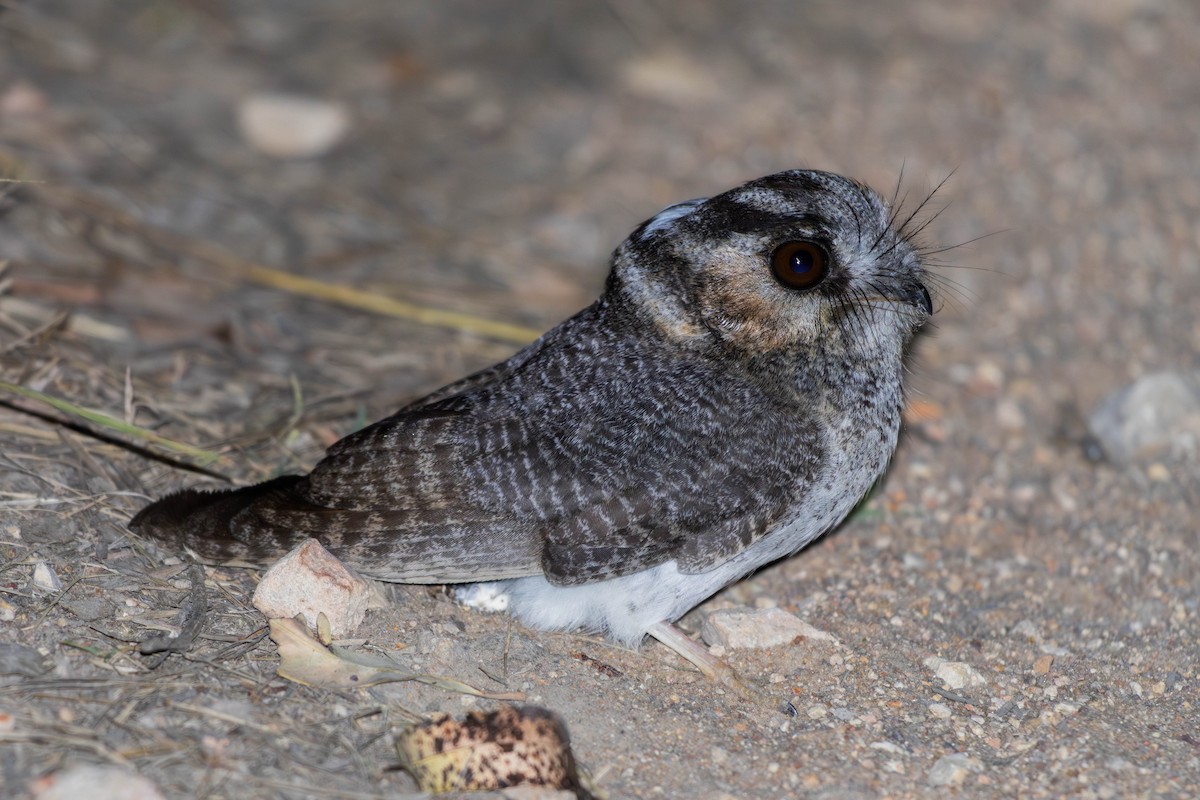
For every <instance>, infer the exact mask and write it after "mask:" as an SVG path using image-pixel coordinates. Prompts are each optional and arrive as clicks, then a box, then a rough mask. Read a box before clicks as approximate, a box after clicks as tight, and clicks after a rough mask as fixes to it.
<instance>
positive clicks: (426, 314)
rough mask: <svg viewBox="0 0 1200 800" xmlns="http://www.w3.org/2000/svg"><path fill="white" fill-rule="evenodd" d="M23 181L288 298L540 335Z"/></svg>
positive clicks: (49, 201) (524, 336)
mask: <svg viewBox="0 0 1200 800" xmlns="http://www.w3.org/2000/svg"><path fill="white" fill-rule="evenodd" d="M20 167H21V164H20V161H19V160H18V159H17V158H16V157H15V156H14V155H13V154H11V153H7V152H5V151H3V150H0V169H4V168H7V169H8V170H9V171H15V170H18V169H20ZM26 183H30V186H29V189H30V191H31V192H34V193H35V194H36V195H37V197H38V200H39V201H41V202H43V203H45V204H46V205H48V206H50V207H52V208H55V209H58V210H59V211H62V212H66V213H72V212H74V213H81V214H84V215H85V216H87V217H89V218H90V219H93V220H95V221H97V222H100V223H102V224H105V225H111V226H113V227H115V228H119V229H121V230H124V231H127V232H129V233H132V234H134V235H135V236H139V237H141V238H142V239H144V240H145V241H147V242H150V243H152V244H153V245H155V246H156V247H161V248H163V249H165V250H170V251H173V252H175V253H181V254H185V255H188V256H190V257H192V258H196V259H199V260H201V261H205V262H207V263H209V264H212V265H214V266H216V267H219V268H220V269H222V270H224V271H225V272H226V273H227V274H228V275H231V276H233V277H238V278H241V279H242V280H246V281H249V282H251V283H257V284H259V285H260V286H270V287H271V288H274V289H280V290H282V291H285V292H291V293H292V294H296V295H302V296H304V297H311V298H314V299H317V300H323V301H325V302H327V303H337V304H340V305H344V306H349V307H351V308H357V309H362V310H364V311H371V312H374V313H376V314H383V315H385V316H390V317H397V318H399V319H405V320H409V321H410V322H415V323H417V324H420V325H429V326H433V327H439V328H449V329H451V330H457V331H463V332H465V333H472V334H477V335H479V336H486V337H489V338H492V339H498V340H500V341H506V342H513V343H515V344H528V343H529V342H532V341H533V340H534V339H536V338H538V337H539V336H541V334H542V332H541V331H540V330H537V329H535V328H529V327H526V326H524V325H515V324H512V323H508V322H498V321H496V320H490V319H485V318H483V317H477V316H474V315H472V314H464V313H461V312H458V311H450V310H447V309H441V308H426V307H424V306H419V305H416V304H415V303H408V302H405V301H403V300H396V299H393V298H390V297H383V296H381V295H378V294H374V293H372V292H367V291H362V290H360V289H355V288H353V287H350V286H343V285H340V284H333V283H326V282H324V281H319V280H314V279H313V278H305V277H301V276H299V275H292V274H291V273H288V272H285V271H284V270H279V269H274V268H272V267H268V266H264V265H262V264H255V263H253V262H250V261H246V260H245V259H243V258H239V257H238V256H236V255H234V254H233V253H230V252H228V251H226V250H224V249H222V248H220V247H218V246H217V245H214V244H212V243H211V242H206V241H203V240H200V239H196V238H193V237H191V236H186V235H184V234H181V233H177V232H175V231H171V230H167V229H165V228H159V227H156V226H154V225H151V224H149V223H147V222H145V221H143V220H141V219H139V218H138V217H137V216H136V215H134V214H131V213H129V212H128V211H126V210H124V209H122V208H120V207H118V206H116V205H114V204H113V203H110V202H109V201H107V200H105V199H103V198H101V197H99V196H96V195H93V194H91V193H87V192H83V191H81V190H79V189H74V188H68V187H65V186H53V185H47V184H36V183H33V182H26Z"/></svg>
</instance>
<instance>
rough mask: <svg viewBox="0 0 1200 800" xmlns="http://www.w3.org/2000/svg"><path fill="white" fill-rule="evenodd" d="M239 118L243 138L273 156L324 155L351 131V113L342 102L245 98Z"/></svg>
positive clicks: (271, 96)
mask: <svg viewBox="0 0 1200 800" xmlns="http://www.w3.org/2000/svg"><path fill="white" fill-rule="evenodd" d="M237 121H238V129H239V130H240V131H241V134H242V138H244V139H245V140H246V142H247V143H249V145H250V146H251V147H253V148H254V149H255V150H257V151H258V152H260V153H262V154H263V155H268V156H271V157H272V158H315V157H317V156H321V155H324V154H325V153H328V152H329V151H330V150H332V149H333V148H334V147H336V146H337V144H338V143H339V142H341V140H342V139H343V138H345V136H346V133H347V132H348V131H349V130H350V112H349V111H348V110H347V109H346V107H345V106H344V105H342V104H341V103H330V102H326V101H324V100H318V99H315V98H311V97H296V96H291V95H279V94H259V95H254V96H252V97H248V98H246V99H245V100H243V101H242V103H241V105H239V106H238V113H237Z"/></svg>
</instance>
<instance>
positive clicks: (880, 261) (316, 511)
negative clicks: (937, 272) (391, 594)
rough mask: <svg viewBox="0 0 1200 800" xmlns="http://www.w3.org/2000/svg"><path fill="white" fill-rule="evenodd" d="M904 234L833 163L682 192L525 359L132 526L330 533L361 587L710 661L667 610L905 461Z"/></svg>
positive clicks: (217, 554)
mask: <svg viewBox="0 0 1200 800" xmlns="http://www.w3.org/2000/svg"><path fill="white" fill-rule="evenodd" d="M911 238H912V237H911V236H910V234H909V231H907V230H906V226H905V225H903V224H897V222H896V220H895V218H894V216H893V212H892V210H891V209H890V208H889V205H888V204H887V203H886V202H885V201H884V200H883V199H882V198H881V197H880V196H879V195H878V194H876V193H875V192H873V191H872V190H870V189H869V188H867V187H865V186H863V185H862V184H859V183H857V182H855V181H852V180H848V179H846V178H843V177H841V176H838V175H834V174H830V173H825V172H814V171H807V170H793V171H788V172H781V173H778V174H776V175H771V176H768V177H765V178H760V179H759V180H755V181H751V182H749V183H747V184H745V185H743V186H740V187H738V188H736V189H733V190H731V191H728V192H725V193H724V194H719V195H716V196H715V197H711V198H707V199H698V200H690V201H688V202H685V203H679V204H678V205H673V206H670V207H669V208H667V209H665V210H663V211H662V212H660V213H659V214H658V215H657V216H655V217H653V218H652V219H650V220H648V221H646V222H645V223H643V224H642V225H640V226H638V228H637V229H636V230H634V232H633V233H632V234H631V235H630V237H629V238H628V239H627V240H626V241H625V242H624V243H623V244H622V245H621V246H620V247H618V248H617V250H616V252H615V253H614V254H613V257H612V268H611V272H610V274H609V276H608V281H607V285H606V287H605V290H604V293H603V295H602V296H601V297H600V299H599V300H597V301H596V302H595V303H593V304H592V305H590V306H588V307H587V308H585V309H584V310H583V311H581V312H579V313H578V314H576V315H575V316H573V317H571V318H570V319H568V320H566V321H565V322H563V323H562V324H560V325H559V326H558V327H556V328H554V329H553V330H551V331H549V332H547V333H546V334H545V335H543V336H542V337H541V338H540V339H538V340H537V341H536V342H534V343H533V344H531V345H529V346H527V347H526V348H524V349H523V350H521V351H520V352H518V353H517V354H516V355H514V356H512V357H511V358H509V359H508V360H507V361H505V362H503V363H501V364H497V365H495V366H493V367H490V368H488V369H485V370H483V371H481V372H478V373H476V374H474V375H471V376H469V377H466V378H463V379H462V380H460V381H458V382H456V383H452V384H450V385H449V386H446V387H445V388H442V389H439V390H438V391H436V392H434V393H433V394H430V395H428V396H427V397H424V398H422V399H420V400H417V401H416V402H414V403H411V404H410V405H408V406H406V407H404V408H402V409H401V410H400V411H398V412H397V413H395V414H394V415H392V416H390V417H388V418H386V419H383V420H381V421H379V422H377V423H375V424H374V425H371V426H369V427H367V428H364V429H363V430H360V431H358V432H357V433H354V434H351V435H349V436H347V437H346V438H344V439H342V440H341V441H339V442H337V443H336V444H334V445H333V446H332V447H330V448H329V451H328V452H327V453H326V455H325V457H324V458H323V459H322V460H321V461H320V462H319V463H318V464H317V465H316V467H315V468H314V469H313V471H312V472H311V473H309V474H308V475H290V476H286V477H281V478H276V479H274V480H271V481H268V482H266V483H263V484H260V485H257V486H250V487H247V488H242V489H236V490H231V491H218V492H198V491H194V490H188V491H184V492H180V493H178V494H174V495H171V496H168V497H165V498H163V499H162V500H159V501H158V502H156V503H154V504H153V505H150V506H149V507H147V508H146V509H144V510H143V511H142V512H141V513H139V514H138V515H137V516H136V517H135V518H134V519H133V521H132V523H131V527H132V528H133V529H134V530H136V531H137V532H139V533H144V534H147V535H149V536H151V537H153V538H156V539H160V540H165V541H167V542H171V543H174V544H177V545H181V546H184V547H186V548H187V549H189V550H191V551H193V552H194V553H195V554H196V555H197V556H199V557H200V558H202V559H204V560H210V561H213V560H216V561H220V560H226V559H234V558H236V559H239V560H243V561H244V560H250V561H266V560H270V559H273V558H275V557H277V556H279V555H282V554H283V553H284V552H286V551H287V550H288V549H289V548H290V547H291V546H293V545H294V544H296V543H298V542H299V541H301V540H303V539H305V538H308V537H314V538H316V539H319V540H320V541H321V542H322V543H323V544H324V545H325V546H326V547H327V548H328V549H329V550H330V551H331V552H333V553H334V554H335V555H337V556H338V557H340V558H341V559H343V560H344V561H345V562H347V563H348V564H349V565H351V566H352V567H354V568H356V569H357V570H358V571H360V572H361V573H363V574H365V575H369V576H372V577H375V578H378V579H381V580H385V581H397V582H402V583H461V584H485V585H486V588H488V589H489V590H490V591H491V592H492V593H493V594H494V595H499V596H502V597H504V598H505V599H506V602H507V603H508V608H509V609H510V610H511V612H512V613H513V614H515V615H516V616H517V617H518V618H519V619H520V620H521V621H522V622H524V623H526V624H527V625H530V626H532V627H535V628H544V629H574V628H583V629H587V630H592V631H601V632H605V633H607V634H608V635H609V636H610V637H611V638H613V639H614V640H617V641H620V642H626V643H637V642H639V641H641V639H642V638H643V636H645V635H646V634H647V633H651V634H653V635H654V636H656V637H657V638H660V639H662V640H664V641H665V642H667V643H668V644H670V645H671V646H672V647H675V648H676V649H678V650H680V652H681V653H683V654H684V655H685V656H687V657H689V658H693V657H694V656H696V655H697V654H696V653H695V652H691V653H688V652H685V651H687V650H688V649H689V644H688V643H689V642H690V640H686V639H685V638H684V637H682V636H681V635H680V634H679V633H678V631H676V630H675V629H674V628H673V627H672V626H671V625H670V623H671V622H673V621H674V620H676V619H678V618H679V617H680V616H682V615H683V614H684V613H685V612H687V611H688V610H689V609H691V608H692V607H693V606H695V605H696V604H698V603H700V602H701V601H702V600H704V599H705V598H707V597H708V596H710V595H711V594H713V593H714V592H716V591H718V590H719V589H721V588H722V587H724V586H726V585H728V584H729V583H731V582H733V581H736V580H737V579H739V578H741V577H742V576H744V575H746V574H748V573H750V572H751V571H753V570H755V569H757V568H758V567H761V566H762V565H764V564H766V563H768V562H770V561H774V560H776V559H779V558H782V557H784V556H788V555H790V554H792V553H794V552H796V551H797V550H799V549H800V548H802V547H803V546H804V545H806V544H807V543H809V542H811V541H812V540H813V539H815V538H816V537H818V536H820V535H821V534H823V533H825V532H826V531H828V530H830V529H831V528H833V527H834V526H836V525H837V524H838V523H839V522H841V521H842V519H844V518H845V517H846V515H847V514H848V513H849V512H850V510H851V509H852V508H854V506H855V504H856V503H857V502H858V501H859V500H860V499H861V498H862V497H863V495H864V494H865V493H866V491H867V490H868V489H869V488H870V487H871V485H872V484H873V483H874V482H875V480H876V479H877V478H878V477H879V476H880V475H881V474H882V472H883V471H884V468H885V467H886V465H887V463H888V461H889V459H890V458H891V455H892V452H893V450H894V449H895V446H896V440H897V435H898V431H899V427H900V411H901V405H902V386H901V383H902V377H903V374H904V358H905V351H906V349H907V345H908V343H909V341H910V340H911V338H912V336H913V334H914V333H915V332H916V331H917V329H919V328H920V327H921V326H922V325H923V324H924V323H925V322H926V320H927V319H928V318H929V316H930V315H931V314H932V310H933V309H932V304H931V301H930V295H929V292H928V291H927V289H926V286H925V283H926V276H925V272H924V269H923V267H922V264H921V259H920V254H919V251H918V249H917V248H916V246H915V245H914V244H913V242H912V241H911ZM692 649H693V650H694V649H695V648H692ZM693 660H695V659H693ZM701 660H703V659H702V657H701Z"/></svg>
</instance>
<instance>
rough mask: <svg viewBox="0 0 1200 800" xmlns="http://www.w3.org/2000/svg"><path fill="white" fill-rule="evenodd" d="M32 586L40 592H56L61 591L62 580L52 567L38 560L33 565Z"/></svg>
mask: <svg viewBox="0 0 1200 800" xmlns="http://www.w3.org/2000/svg"><path fill="white" fill-rule="evenodd" d="M33 588H34V589H37V590H38V591H41V592H58V591H62V581H60V580H59V579H58V573H56V572H55V571H54V567H52V566H50V565H49V564H47V563H46V562H45V561H39V562H37V563H36V564H34V566H33Z"/></svg>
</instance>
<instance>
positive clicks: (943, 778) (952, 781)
mask: <svg viewBox="0 0 1200 800" xmlns="http://www.w3.org/2000/svg"><path fill="white" fill-rule="evenodd" d="M981 767H982V765H981V764H980V763H979V761H978V760H976V759H974V758H971V757H970V756H969V755H967V754H966V753H953V754H952V755H948V756H942V757H941V758H939V759H938V760H937V761H935V762H934V764H933V766H932V767H931V768H930V769H929V775H928V777H927V778H926V780H927V781H928V783H929V785H930V786H960V785H961V784H962V783H963V781H965V780H966V779H967V778H968V777H969V776H970V774H971V773H972V772H977V771H979V769H980V768H981Z"/></svg>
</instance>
